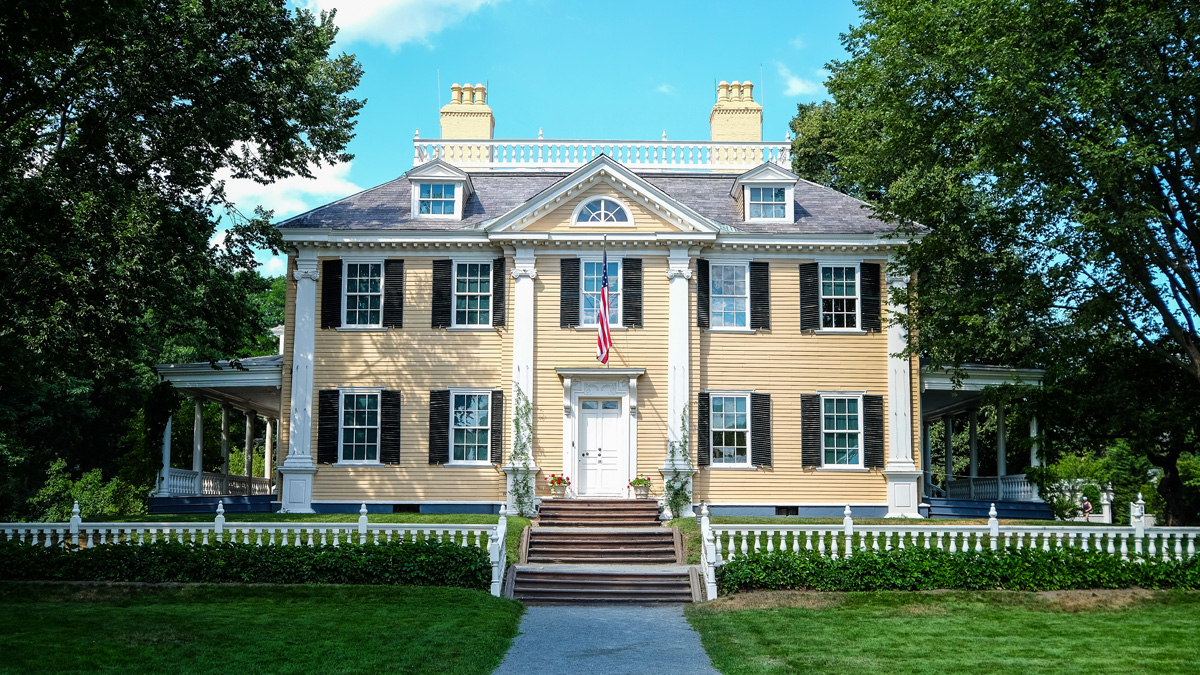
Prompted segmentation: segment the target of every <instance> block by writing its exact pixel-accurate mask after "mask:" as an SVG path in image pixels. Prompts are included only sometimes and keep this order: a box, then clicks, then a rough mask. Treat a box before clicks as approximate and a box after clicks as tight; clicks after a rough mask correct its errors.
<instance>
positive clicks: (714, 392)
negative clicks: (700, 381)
mask: <svg viewBox="0 0 1200 675" xmlns="http://www.w3.org/2000/svg"><path fill="white" fill-rule="evenodd" d="M705 393H706V394H708V466H709V468H710V469H716V470H718V471H753V470H756V469H758V467H756V466H754V464H753V461H752V458H753V456H754V455H753V453H752V449H753V445H754V436H753V433H752V432H753V429H754V414H753V411H751V410H750V406H751V405H752V403H753V399H752V397H751V396H750V395H751V394H753V393H754V391H753V390H751V389H709V390H706V391H705ZM714 396H740V397H742V398H745V399H746V461H745V462H720V463H717V462H714V461H713V459H712V450H713V442H712V435H713V425H712V397H714Z"/></svg>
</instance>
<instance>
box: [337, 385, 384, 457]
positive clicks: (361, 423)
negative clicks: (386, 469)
mask: <svg viewBox="0 0 1200 675" xmlns="http://www.w3.org/2000/svg"><path fill="white" fill-rule="evenodd" d="M378 460H379V394H356V393H343V394H342V452H341V461H343V462H375V461H378Z"/></svg>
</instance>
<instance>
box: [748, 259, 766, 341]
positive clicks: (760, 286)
mask: <svg viewBox="0 0 1200 675" xmlns="http://www.w3.org/2000/svg"><path fill="white" fill-rule="evenodd" d="M750 327H751V328H753V329H754V330H758V329H759V328H762V329H764V330H770V329H771V268H770V265H768V264H767V262H766V261H763V260H756V261H754V262H751V263H750Z"/></svg>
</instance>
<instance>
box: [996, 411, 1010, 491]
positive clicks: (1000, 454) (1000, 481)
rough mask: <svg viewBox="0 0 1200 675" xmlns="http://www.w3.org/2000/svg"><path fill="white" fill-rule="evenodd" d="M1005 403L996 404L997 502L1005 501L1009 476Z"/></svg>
mask: <svg viewBox="0 0 1200 675" xmlns="http://www.w3.org/2000/svg"><path fill="white" fill-rule="evenodd" d="M1004 405H1005V404H1004V402H1003V401H1001V402H1000V403H997V404H996V501H1004V476H1007V475H1008V457H1007V455H1006V454H1005V453H1007V449H1006V448H1005V447H1004V417H1005V410H1004Z"/></svg>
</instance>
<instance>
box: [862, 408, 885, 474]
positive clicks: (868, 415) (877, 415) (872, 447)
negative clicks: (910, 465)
mask: <svg viewBox="0 0 1200 675" xmlns="http://www.w3.org/2000/svg"><path fill="white" fill-rule="evenodd" d="M883 464H884V457H883V396H880V395H879V394H866V395H864V396H863V466H865V467H867V468H868V469H882V468H883Z"/></svg>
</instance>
